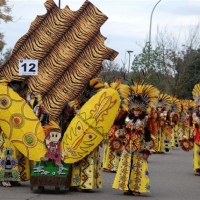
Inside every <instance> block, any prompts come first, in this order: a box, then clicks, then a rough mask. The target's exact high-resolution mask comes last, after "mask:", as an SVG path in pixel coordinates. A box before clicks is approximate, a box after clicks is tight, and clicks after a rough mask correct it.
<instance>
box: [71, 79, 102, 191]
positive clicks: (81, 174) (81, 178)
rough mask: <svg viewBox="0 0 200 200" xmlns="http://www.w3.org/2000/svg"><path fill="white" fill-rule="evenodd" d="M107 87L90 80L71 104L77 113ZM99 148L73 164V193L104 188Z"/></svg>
mask: <svg viewBox="0 0 200 200" xmlns="http://www.w3.org/2000/svg"><path fill="white" fill-rule="evenodd" d="M104 87H105V85H104V84H103V83H102V82H101V80H100V79H99V77H97V78H94V79H92V80H90V82H89V84H88V85H87V87H86V88H85V90H84V91H83V93H82V94H81V95H80V96H79V97H78V98H77V99H76V100H74V101H75V102H76V103H74V102H71V104H72V105H74V106H75V110H76V112H79V111H78V109H80V108H81V107H82V106H83V105H84V104H85V103H86V102H87V101H88V100H89V99H90V98H91V97H92V96H93V95H94V94H96V93H97V92H98V91H100V90H101V89H103V88H104ZM101 147H102V144H100V145H99V146H97V147H96V148H95V149H94V150H93V151H92V152H90V153H89V154H88V155H87V156H86V157H84V158H83V159H82V160H80V161H78V162H76V163H73V164H72V176H71V184H70V190H71V191H78V192H83V191H87V190H93V189H99V188H102V162H101V157H100V151H99V148H101Z"/></svg>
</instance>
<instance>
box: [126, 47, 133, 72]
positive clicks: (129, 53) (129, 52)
mask: <svg viewBox="0 0 200 200" xmlns="http://www.w3.org/2000/svg"><path fill="white" fill-rule="evenodd" d="M127 53H128V55H129V64H128V73H129V69H130V59H131V53H133V51H131V50H129V51H127Z"/></svg>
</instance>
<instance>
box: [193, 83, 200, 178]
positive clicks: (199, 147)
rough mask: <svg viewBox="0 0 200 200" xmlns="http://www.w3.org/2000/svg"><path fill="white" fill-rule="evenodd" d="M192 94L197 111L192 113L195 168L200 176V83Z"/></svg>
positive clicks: (196, 173)
mask: <svg viewBox="0 0 200 200" xmlns="http://www.w3.org/2000/svg"><path fill="white" fill-rule="evenodd" d="M192 95H193V99H194V103H195V111H194V113H193V115H192V118H193V135H194V148H193V169H194V171H195V175H197V176H200V84H196V85H195V86H194V88H193V91H192Z"/></svg>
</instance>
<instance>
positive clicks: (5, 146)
mask: <svg viewBox="0 0 200 200" xmlns="http://www.w3.org/2000/svg"><path fill="white" fill-rule="evenodd" d="M0 138H1V139H0V140H1V143H0V149H1V154H0V181H1V184H2V186H4V187H11V186H20V185H21V183H20V182H21V181H28V180H30V161H29V160H28V159H27V158H26V157H25V156H24V155H23V154H21V153H20V151H18V150H17V149H16V147H15V146H14V145H13V144H12V143H11V142H10V140H9V139H7V138H6V137H5V135H4V133H3V131H2V130H1V128H0Z"/></svg>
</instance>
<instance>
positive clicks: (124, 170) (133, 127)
mask: <svg viewBox="0 0 200 200" xmlns="http://www.w3.org/2000/svg"><path fill="white" fill-rule="evenodd" d="M157 96H158V90H157V89H156V88H154V87H153V86H151V85H139V84H135V85H134V86H131V87H130V95H129V98H128V103H129V105H128V108H129V111H128V112H129V115H128V119H127V122H126V127H125V140H124V143H125V144H124V149H123V152H122V155H121V159H120V163H119V167H118V170H117V173H116V176H115V179H114V182H113V186H112V187H113V188H114V189H119V190H123V191H124V194H133V195H137V196H138V195H140V193H141V192H150V179H149V171H148V162H147V157H148V155H149V154H150V151H149V149H150V145H149V143H150V132H149V130H148V127H149V124H148V123H149V121H148V117H147V113H146V110H147V108H148V107H149V106H150V104H151V103H153V102H154V101H155V100H156V99H157ZM144 97H145V98H144Z"/></svg>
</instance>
